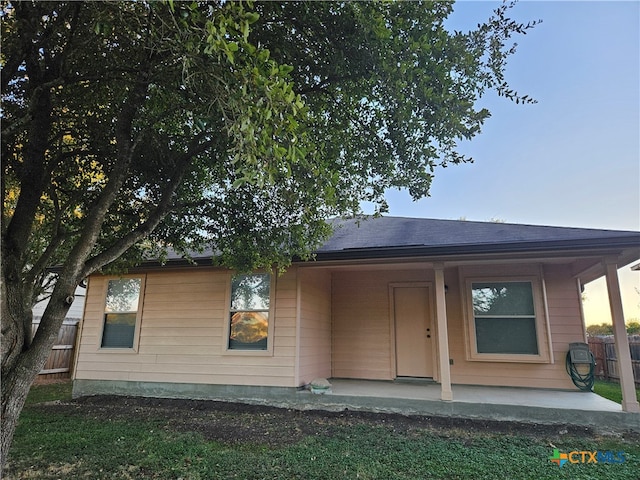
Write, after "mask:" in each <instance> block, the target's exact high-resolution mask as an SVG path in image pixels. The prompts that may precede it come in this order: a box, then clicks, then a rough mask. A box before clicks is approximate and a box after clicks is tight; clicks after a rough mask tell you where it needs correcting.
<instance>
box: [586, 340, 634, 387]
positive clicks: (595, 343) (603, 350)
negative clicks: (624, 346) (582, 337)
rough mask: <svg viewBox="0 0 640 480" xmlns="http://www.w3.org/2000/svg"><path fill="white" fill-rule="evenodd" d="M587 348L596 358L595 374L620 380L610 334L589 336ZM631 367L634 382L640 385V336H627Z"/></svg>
mask: <svg viewBox="0 0 640 480" xmlns="http://www.w3.org/2000/svg"><path fill="white" fill-rule="evenodd" d="M589 349H590V350H591V353H593V356H594V357H595V359H596V368H595V376H596V377H598V378H601V379H604V380H613V381H615V382H620V374H619V372H618V358H617V356H616V347H615V340H614V338H613V336H612V335H607V336H598V337H589ZM629 351H630V353H631V368H632V369H633V378H634V381H635V383H636V384H639V385H640V336H639V335H631V336H629Z"/></svg>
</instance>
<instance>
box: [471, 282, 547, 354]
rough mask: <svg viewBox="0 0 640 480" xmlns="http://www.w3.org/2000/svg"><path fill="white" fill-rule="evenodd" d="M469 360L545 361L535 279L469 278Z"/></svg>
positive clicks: (542, 330)
mask: <svg viewBox="0 0 640 480" xmlns="http://www.w3.org/2000/svg"><path fill="white" fill-rule="evenodd" d="M467 292H469V293H470V299H469V306H468V309H467V310H468V323H467V326H468V331H469V333H470V335H469V340H470V342H469V343H470V345H469V346H470V359H472V360H487V361H525V362H526V361H532V362H544V361H547V357H548V352H547V348H546V344H545V343H544V335H543V332H544V319H543V315H542V313H543V312H542V310H543V307H542V305H541V304H540V302H541V300H540V295H539V293H538V286H537V284H536V282H535V281H534V280H507V281H502V280H501V281H484V280H468V281H467Z"/></svg>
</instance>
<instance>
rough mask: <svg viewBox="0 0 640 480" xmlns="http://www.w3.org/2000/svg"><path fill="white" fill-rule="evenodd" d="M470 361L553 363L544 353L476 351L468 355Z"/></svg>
mask: <svg viewBox="0 0 640 480" xmlns="http://www.w3.org/2000/svg"><path fill="white" fill-rule="evenodd" d="M467 361H469V362H502V363H551V361H550V359H549V358H548V357H546V356H543V355H516V354H498V353H487V354H483V353H476V354H473V353H472V354H471V355H470V356H468V357H467Z"/></svg>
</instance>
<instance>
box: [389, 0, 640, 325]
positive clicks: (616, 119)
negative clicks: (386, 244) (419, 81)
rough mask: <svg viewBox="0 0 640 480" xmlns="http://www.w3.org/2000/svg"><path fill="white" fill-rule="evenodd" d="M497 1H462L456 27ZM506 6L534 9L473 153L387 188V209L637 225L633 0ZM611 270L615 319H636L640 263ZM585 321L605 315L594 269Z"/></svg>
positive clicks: (469, 146)
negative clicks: (405, 186)
mask: <svg viewBox="0 0 640 480" xmlns="http://www.w3.org/2000/svg"><path fill="white" fill-rule="evenodd" d="M498 5H500V2H494V1H491V2H485V1H461V2H457V3H456V4H455V5H454V13H453V14H452V15H451V16H450V18H449V19H448V21H447V26H449V27H450V28H451V29H457V30H462V31H466V30H468V29H469V28H472V27H474V26H475V25H476V24H477V23H478V22H482V21H484V20H486V19H487V18H488V17H489V16H490V14H491V11H492V10H493V9H494V8H495V7H497V6H498ZM510 12H511V13H510V17H511V18H513V19H515V20H518V21H521V22H524V23H526V22H528V21H530V20H542V23H540V24H539V25H537V26H536V27H535V28H534V29H533V30H529V31H528V33H527V34H526V35H524V36H518V38H517V39H515V41H516V42H517V43H518V48H517V52H516V54H515V56H513V57H511V58H510V60H509V62H508V66H507V71H506V79H507V81H508V82H509V83H510V86H511V87H512V88H513V89H515V90H516V91H518V93H520V94H521V95H525V94H526V95H529V96H531V97H534V98H535V99H536V100H538V103H537V104H535V105H522V104H520V105H516V104H515V103H513V102H511V101H509V100H507V99H505V98H502V97H498V95H497V94H496V93H494V92H488V93H487V94H485V97H484V98H483V99H482V100H481V103H480V105H481V106H484V107H486V108H488V109H489V110H490V111H491V113H492V116H491V118H490V119H489V120H487V121H486V123H485V125H484V128H483V132H482V133H481V134H480V135H478V136H477V137H476V138H474V139H473V140H472V141H470V142H466V143H464V144H463V145H462V146H461V148H460V150H461V152H463V153H465V154H468V155H470V156H472V157H473V158H474V160H475V162H474V163H473V164H465V165H457V166H456V165H454V166H449V167H447V168H446V169H443V168H441V169H439V170H436V172H435V178H434V181H433V185H432V188H431V196H430V197H428V198H426V199H423V200H420V201H418V202H413V201H412V200H411V198H410V197H409V195H408V193H406V192H398V191H390V192H389V193H388V195H387V199H388V202H389V213H388V215H395V216H408V217H426V218H442V219H460V218H465V219H467V220H476V221H491V220H495V219H498V220H501V221H505V222H508V223H520V224H532V225H554V226H569V227H586V228H602V229H614V230H635V231H638V230H640V2H637V1H627V2H615V1H607V2H590V1H571V2H558V1H553V2H551V1H548V2H541V1H526V0H524V1H520V2H519V3H517V4H516V5H515V7H514V8H512V9H511V11H510ZM629 267H630V266H625V267H623V268H621V269H620V270H619V273H618V275H619V279H620V283H621V288H622V299H623V308H624V313H625V318H626V319H627V320H629V319H634V318H635V319H640V272H634V271H631V270H630V268H629ZM584 311H585V320H586V323H587V324H598V323H603V322H607V323H610V322H611V315H610V313H609V303H608V299H607V291H606V286H605V283H604V279H600V280H597V281H595V282H592V283H590V284H588V285H587V286H586V290H585V301H584Z"/></svg>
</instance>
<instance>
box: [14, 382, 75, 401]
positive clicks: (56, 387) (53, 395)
mask: <svg viewBox="0 0 640 480" xmlns="http://www.w3.org/2000/svg"><path fill="white" fill-rule="evenodd" d="M71 387H72V384H71V381H63V382H56V383H47V384H43V385H33V386H32V387H31V390H29V395H27V400H26V402H25V405H33V404H36V403H43V402H52V401H55V400H71Z"/></svg>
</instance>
